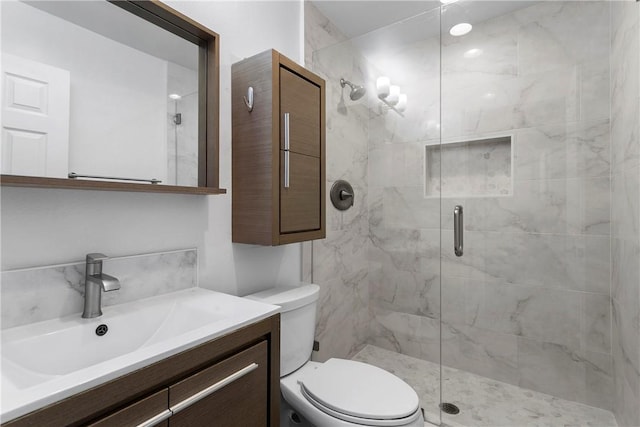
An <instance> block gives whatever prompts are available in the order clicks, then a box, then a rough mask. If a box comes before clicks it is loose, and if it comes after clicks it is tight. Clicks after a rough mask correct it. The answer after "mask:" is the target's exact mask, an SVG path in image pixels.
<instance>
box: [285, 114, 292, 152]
mask: <svg viewBox="0 0 640 427" xmlns="http://www.w3.org/2000/svg"><path fill="white" fill-rule="evenodd" d="M284 149H285V150H290V149H291V139H290V135H289V113H284Z"/></svg>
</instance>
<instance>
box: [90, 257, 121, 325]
mask: <svg viewBox="0 0 640 427" xmlns="http://www.w3.org/2000/svg"><path fill="white" fill-rule="evenodd" d="M105 259H109V257H108V256H106V255H104V254H87V268H86V270H85V277H84V311H83V312H82V317H84V318H85V319H91V318H94V317H98V316H102V309H101V303H102V291H105V292H110V291H117V290H118V289H120V281H119V280H118V279H116V278H115V277H113V276H109V275H108V274H104V273H102V261H103V260H105Z"/></svg>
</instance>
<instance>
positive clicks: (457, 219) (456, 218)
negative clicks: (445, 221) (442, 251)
mask: <svg viewBox="0 0 640 427" xmlns="http://www.w3.org/2000/svg"><path fill="white" fill-rule="evenodd" d="M463 234H464V220H463V217H462V206H460V205H457V206H456V207H455V208H453V251H454V252H455V254H456V256H462V253H463V251H462V243H463V242H462V239H463Z"/></svg>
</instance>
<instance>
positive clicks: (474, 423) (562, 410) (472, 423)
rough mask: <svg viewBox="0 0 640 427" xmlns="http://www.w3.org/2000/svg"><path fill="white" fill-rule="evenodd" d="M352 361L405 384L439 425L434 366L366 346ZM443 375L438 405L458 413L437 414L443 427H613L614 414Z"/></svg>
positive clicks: (457, 373) (448, 371)
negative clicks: (447, 405)
mask: <svg viewBox="0 0 640 427" xmlns="http://www.w3.org/2000/svg"><path fill="white" fill-rule="evenodd" d="M353 360H359V361H362V362H367V363H369V364H371V365H374V366H378V367H380V368H383V369H386V370H387V371H389V372H392V373H394V374H395V375H397V376H398V377H400V378H402V379H403V380H405V381H406V382H407V383H409V384H410V385H411V386H412V387H413V388H414V389H415V390H416V392H417V393H418V396H420V403H421V404H422V407H423V408H424V410H425V412H426V416H427V420H428V421H430V422H432V423H434V424H439V421H438V420H439V414H438V412H439V411H438V404H439V402H440V389H439V385H438V384H439V378H440V367H439V365H438V364H436V363H432V362H427V361H425V360H420V359H416V358H413V357H409V356H405V355H403V354H399V353H396V352H393V351H389V350H385V349H382V348H379V347H375V346H372V345H367V346H365V347H364V348H363V349H362V350H361V351H360V352H358V353H357V354H356V355H355V356H354V357H353ZM442 375H443V378H444V381H443V395H444V396H443V400H444V401H445V402H450V403H454V404H455V405H457V406H458V407H459V408H460V413H459V414H457V415H448V414H444V413H443V414H442V424H443V425H446V426H451V427H458V426H464V427H480V426H491V427H496V426H505V427H506V426H509V427H519V426H527V427H528V426H550V427H551V426H553V427H556V426H557V427H559V426H563V427H564V426H567V427H568V426H571V427H578V426H593V427H617V424H616V421H615V418H614V416H613V414H612V413H611V412H609V411H606V410H604V409H600V408H594V407H591V406H587V405H583V404H581V403H576V402H571V401H568V400H563V399H559V398H557V397H553V396H551V395H548V394H544V393H539V392H536V391H532V390H528V389H525V388H520V387H517V386H514V385H511V384H506V383H503V382H500V381H495V380H492V379H489V378H485V377H481V376H479V375H474V374H471V373H468V372H465V371H461V370H458V369H453V368H449V367H445V366H443V368H442ZM426 425H428V424H425V426H426Z"/></svg>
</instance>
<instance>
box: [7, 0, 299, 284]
mask: <svg viewBox="0 0 640 427" xmlns="http://www.w3.org/2000/svg"><path fill="white" fill-rule="evenodd" d="M168 4H169V5H170V6H172V7H174V8H175V9H177V10H179V11H180V12H182V13H184V14H185V15H188V16H189V17H190V18H193V19H195V20H197V21H199V22H201V23H202V24H204V25H206V26H207V27H209V28H211V29H212V30H214V31H216V32H217V33H218V34H220V36H221V55H220V66H221V72H220V89H221V96H220V183H221V186H222V187H223V188H227V190H229V193H228V194H226V195H222V196H208V197H201V196H186V195H185V196H182V195H158V194H135V193H115V192H93V191H76V190H41V189H25V188H6V187H5V188H3V189H2V205H1V206H2V224H1V225H2V228H1V232H2V235H1V242H2V269H3V270H6V269H13V268H21V267H28V266H37V265H44V264H51V263H61V262H71V261H77V260H82V259H83V258H84V255H85V254H86V253H88V252H95V251H98V252H104V253H106V254H107V255H111V256H120V255H128V254H134V253H145V252H153V251H161V250H168V249H176V248H185V247H197V248H198V250H199V256H200V264H199V273H200V285H201V286H203V287H209V288H212V289H216V290H221V291H225V292H230V293H237V294H240V295H243V294H246V293H249V292H251V291H254V290H258V289H261V288H264V287H267V286H269V285H270V284H272V283H274V282H275V281H280V282H284V283H294V282H295V281H297V280H299V277H300V245H298V244H294V245H287V246H283V247H276V248H269V247H257V246H248V245H239V244H232V243H231V89H230V87H231V64H232V63H233V62H235V61H237V60H238V59H240V58H244V57H248V56H251V55H254V54H256V53H258V52H260V51H263V50H265V49H269V48H274V49H277V50H278V51H280V52H281V53H283V54H285V55H287V56H288V57H290V58H291V59H294V60H296V61H298V62H302V55H301V52H302V50H303V49H302V47H301V45H300V41H301V39H302V38H301V32H302V22H301V19H300V17H301V8H302V4H301V2H300V1H299V0H292V1H281V2H275V1H274V2H271V1H270V2H261V1H256V2H236V1H228V2H227V1H225V2H219V1H214V2H196V1H194V2H191V1H171V2H168Z"/></svg>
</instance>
